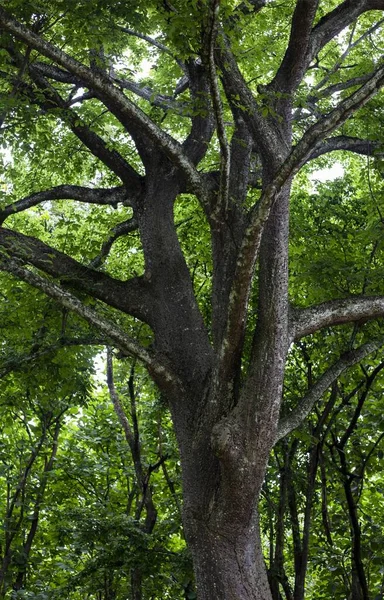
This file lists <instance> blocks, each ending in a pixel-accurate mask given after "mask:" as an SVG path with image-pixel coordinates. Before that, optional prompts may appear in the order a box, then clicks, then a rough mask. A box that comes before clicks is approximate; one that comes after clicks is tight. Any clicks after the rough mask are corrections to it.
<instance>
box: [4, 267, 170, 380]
mask: <svg viewBox="0 0 384 600" xmlns="http://www.w3.org/2000/svg"><path fill="white" fill-rule="evenodd" d="M0 269H1V270H3V271H7V272H8V273H11V274H12V275H14V276H15V277H17V278H18V279H21V280H22V281H25V282H26V283H28V284H30V285H31V286H33V287H35V288H37V289H39V290H41V291H42V292H44V294H46V295H47V296H49V297H50V298H53V299H54V300H56V302H58V304H60V305H61V306H64V307H65V308H67V309H68V310H71V311H73V312H75V313H76V314H77V315H79V316H80V317H82V318H83V319H84V320H85V321H87V322H88V323H89V324H90V325H92V326H93V327H95V328H96V329H97V330H98V331H100V332H101V333H102V334H104V335H105V336H106V337H107V338H108V339H109V340H111V341H112V342H113V344H114V345H115V346H116V348H118V349H119V350H121V352H123V353H124V354H127V355H129V356H134V357H136V358H138V359H139V360H140V361H141V362H142V363H143V364H144V365H145V366H146V367H147V368H148V370H149V371H150V372H151V373H152V375H153V377H154V378H155V379H158V380H162V381H163V382H164V384H166V385H168V386H179V385H180V382H179V380H178V377H177V376H176V375H175V374H174V373H173V372H172V371H171V369H170V367H169V366H168V365H167V364H166V363H165V361H163V359H161V358H160V357H159V356H157V355H156V354H155V353H154V352H151V351H149V350H147V349H146V348H144V347H143V346H141V345H140V344H139V343H138V342H136V341H135V340H134V339H133V338H131V337H130V336H128V335H127V334H126V333H125V332H124V331H123V330H122V329H120V328H119V327H117V326H116V325H115V324H114V323H113V322H112V321H111V320H109V319H106V318H105V317H103V316H102V315H100V314H98V313H97V312H96V311H95V310H94V309H92V308H90V307H89V306H86V305H85V304H83V302H81V301H80V300H79V299H78V298H77V297H76V296H74V295H73V294H71V293H70V292H68V291H67V290H64V289H63V288H61V287H60V286H58V285H56V284H55V283H53V282H52V281H50V280H49V279H45V278H43V277H41V276H40V275H37V274H36V273H34V272H33V271H30V270H28V269H27V268H25V267H24V266H22V265H21V264H20V263H19V262H17V261H16V260H13V259H9V258H5V257H4V258H3V257H1V259H0Z"/></svg>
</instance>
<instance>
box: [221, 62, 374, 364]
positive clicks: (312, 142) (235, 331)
mask: <svg viewBox="0 0 384 600" xmlns="http://www.w3.org/2000/svg"><path fill="white" fill-rule="evenodd" d="M383 84H384V66H382V67H380V68H379V69H377V71H376V73H375V75H374V76H373V77H372V78H371V79H370V80H369V82H367V83H366V84H365V85H363V86H362V87H361V88H360V89H359V90H357V91H356V92H354V93H353V94H352V95H351V96H349V97H348V98H347V99H346V100H344V101H343V102H341V103H340V104H339V106H338V107H337V108H335V109H334V110H332V111H331V112H330V113H329V115H327V116H326V117H324V118H323V119H322V120H321V121H319V122H318V123H316V124H315V125H313V126H312V127H310V129H309V130H308V131H307V132H306V133H305V134H304V135H303V137H302V139H301V140H300V141H299V142H298V144H297V146H295V148H294V149H293V150H292V152H291V154H290V155H289V156H288V158H287V159H286V160H285V162H284V163H283V165H282V166H281V168H280V169H279V171H278V172H277V174H276V176H275V178H274V179H273V181H272V182H271V183H270V184H269V185H267V187H266V188H265V190H264V192H263V194H262V196H261V198H260V200H259V202H258V204H256V205H255V206H254V208H253V209H252V211H251V213H250V218H249V225H248V227H247V228H246V230H245V234H244V238H243V243H242V246H241V249H240V253H239V257H238V261H237V268H236V273H235V278H234V283H233V286H232V291H231V295H230V302H229V306H228V317H227V328H226V334H225V336H224V338H223V345H222V351H221V356H222V360H223V361H230V360H232V358H231V357H232V355H233V348H234V347H236V346H237V343H238V336H239V335H240V334H239V331H241V330H242V327H241V324H242V323H243V322H244V320H245V318H246V311H247V305H248V297H249V292H250V287H251V283H252V279H253V274H254V267H255V263H256V259H257V255H258V252H259V247H260V242H261V236H262V233H263V230H264V225H265V223H266V221H267V219H268V216H269V214H270V211H271V208H272V206H273V204H274V202H275V200H276V198H277V196H278V194H279V193H280V192H281V190H282V189H283V187H284V185H285V184H287V182H289V180H290V178H291V177H292V176H293V175H294V174H295V173H297V172H298V170H299V169H300V167H301V166H302V164H304V163H305V162H306V160H308V158H309V156H310V155H311V153H312V152H313V148H315V149H316V148H317V145H318V144H319V143H321V141H322V140H323V139H324V137H326V136H327V135H328V134H329V133H331V132H332V131H334V130H335V129H336V128H337V127H339V126H340V125H341V124H343V123H344V122H345V121H346V120H347V119H348V118H349V117H350V115H351V114H353V113H354V112H355V111H356V110H357V109H358V108H360V107H362V106H364V105H365V104H366V103H367V102H368V100H369V99H370V98H371V97H373V96H374V95H375V94H376V93H377V92H378V91H379V89H380V88H381V86H382V85H383ZM350 320H353V319H350ZM229 340H234V341H235V343H234V344H233V343H229Z"/></svg>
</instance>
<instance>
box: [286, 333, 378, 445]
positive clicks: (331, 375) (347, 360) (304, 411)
mask: <svg viewBox="0 0 384 600" xmlns="http://www.w3.org/2000/svg"><path fill="white" fill-rule="evenodd" d="M383 345H384V338H380V339H378V340H375V341H372V342H368V343H367V344H364V345H363V346H360V348H357V349H356V350H351V351H349V352H346V353H345V354H344V355H343V356H341V357H340V359H339V360H338V361H337V362H336V363H334V364H333V365H332V366H331V367H330V368H329V369H327V371H325V373H323V375H322V376H321V377H320V378H319V379H318V381H317V382H316V383H315V384H314V385H313V386H312V388H311V389H310V390H309V392H308V393H307V394H306V395H305V396H304V398H302V400H301V401H300V402H299V404H298V406H297V407H296V408H295V409H294V410H293V411H292V412H291V413H290V414H289V415H288V416H286V417H283V418H282V419H281V421H280V423H279V427H278V432H277V436H276V442H277V441H278V440H280V439H281V438H283V437H285V436H286V435H288V434H289V433H290V432H291V431H293V430H294V429H296V428H297V427H299V425H300V424H301V423H302V422H303V421H304V419H305V418H306V417H307V416H308V415H309V413H310V412H311V410H312V408H313V407H314V405H315V403H316V402H317V401H318V400H320V398H321V397H322V395H323V394H324V393H325V391H326V390H327V389H328V388H329V386H330V385H332V383H333V382H334V381H336V379H337V378H338V377H339V376H340V375H341V374H342V373H343V372H344V371H345V370H346V369H348V368H349V367H352V366H353V365H356V364H357V363H358V362H360V361H361V360H363V359H364V358H365V357H366V356H368V355H369V354H372V352H375V351H376V350H378V349H379V348H381V347H382V346H383Z"/></svg>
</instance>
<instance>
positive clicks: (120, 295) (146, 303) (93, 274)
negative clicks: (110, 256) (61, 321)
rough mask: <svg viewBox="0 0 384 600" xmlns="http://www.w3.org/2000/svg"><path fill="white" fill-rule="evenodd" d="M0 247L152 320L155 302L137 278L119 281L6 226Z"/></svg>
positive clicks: (11, 254) (7, 252)
mask: <svg viewBox="0 0 384 600" xmlns="http://www.w3.org/2000/svg"><path fill="white" fill-rule="evenodd" d="M0 248H2V253H4V251H5V253H6V254H7V255H9V256H10V257H16V258H17V259H20V260H22V261H23V262H26V263H28V264H30V265H33V266H35V267H37V268H38V269H41V270H42V271H44V273H47V274H48V275H51V276H52V277H55V278H58V279H60V280H62V281H63V282H64V281H65V282H66V283H67V284H69V285H71V286H73V287H74V288H75V289H78V290H81V291H84V292H86V293H88V294H90V295H92V296H94V297H95V298H97V299H98V300H101V301H102V302H105V303H106V304H108V305H109V306H112V307H114V308H117V309H119V310H121V311H123V312H125V313H127V314H131V315H133V316H134V317H137V318H139V319H141V320H143V321H145V322H147V323H148V322H150V321H151V311H152V310H153V306H154V301H153V299H152V296H151V293H150V290H149V287H148V284H147V283H146V282H145V281H144V280H143V279H142V278H140V277H135V278H132V279H130V280H128V281H119V280H117V279H114V278H113V277H110V276H109V275H107V274H106V273H101V272H100V271H94V270H93V269H90V268H88V267H85V266H84V265H82V264H81V263H79V262H77V261H76V260H74V259H73V258H71V257H69V256H67V255H66V254H64V253H63V252H59V251H58V250H55V249H54V248H52V247H51V246H48V245H47V244H44V242H41V241H40V240H38V239H36V238H33V237H29V236H26V235H23V234H22V233H19V232H16V231H11V230H9V229H4V228H0Z"/></svg>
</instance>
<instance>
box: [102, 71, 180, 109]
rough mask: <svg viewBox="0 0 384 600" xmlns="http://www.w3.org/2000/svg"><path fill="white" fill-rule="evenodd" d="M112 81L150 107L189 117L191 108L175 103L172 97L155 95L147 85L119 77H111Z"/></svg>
mask: <svg viewBox="0 0 384 600" xmlns="http://www.w3.org/2000/svg"><path fill="white" fill-rule="evenodd" d="M113 81H114V82H116V83H117V84H118V85H119V86H120V87H121V88H123V89H125V90H129V91H130V92H133V93H134V94H136V96H139V97H140V98H143V99H144V100H146V101H147V102H149V103H150V104H151V105H152V106H156V107H157V108H161V109H162V110H165V111H169V110H171V111H172V112H174V113H176V114H178V115H179V116H181V117H190V116H191V106H190V105H188V104H187V103H186V102H183V103H182V102H176V100H175V98H174V96H163V95H162V94H156V93H155V92H154V91H153V90H152V88H150V87H149V86H147V85H143V84H140V83H137V82H136V81H131V80H129V79H122V78H120V77H116V76H114V77H113Z"/></svg>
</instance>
